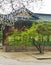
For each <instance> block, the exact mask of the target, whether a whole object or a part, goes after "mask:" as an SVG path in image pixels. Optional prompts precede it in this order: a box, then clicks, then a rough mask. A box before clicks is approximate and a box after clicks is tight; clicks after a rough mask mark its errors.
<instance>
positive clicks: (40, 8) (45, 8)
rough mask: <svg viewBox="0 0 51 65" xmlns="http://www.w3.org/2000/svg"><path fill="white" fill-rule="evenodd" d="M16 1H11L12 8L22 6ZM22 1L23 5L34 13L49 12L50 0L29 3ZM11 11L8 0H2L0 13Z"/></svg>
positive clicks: (50, 12) (50, 8)
mask: <svg viewBox="0 0 51 65" xmlns="http://www.w3.org/2000/svg"><path fill="white" fill-rule="evenodd" d="M0 1H2V0H0ZM18 1H19V0H18ZM18 1H16V0H15V2H14V3H13V4H14V6H13V7H14V9H19V7H22V5H21V4H19V2H18ZM20 1H21V0H20ZM23 1H24V2H23V3H24V5H25V7H26V8H28V9H29V10H30V11H32V12H34V13H45V14H51V0H43V1H42V2H41V1H38V2H33V3H29V4H28V5H27V3H26V2H25V0H23ZM11 11H12V8H11V4H10V1H9V0H4V1H3V2H2V7H1V4H0V14H9V13H10V12H11Z"/></svg>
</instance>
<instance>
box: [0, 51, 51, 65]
mask: <svg viewBox="0 0 51 65" xmlns="http://www.w3.org/2000/svg"><path fill="white" fill-rule="evenodd" d="M36 54H38V52H30V51H29V52H4V51H3V50H0V65H35V64H36V65H51V59H43V60H37V58H36V56H37V55H36ZM38 56H39V57H41V56H43V55H40V54H38ZM45 56H48V54H46V55H45V54H44V57H45ZM50 56H51V54H50Z"/></svg>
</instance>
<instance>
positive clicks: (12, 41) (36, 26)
mask: <svg viewBox="0 0 51 65" xmlns="http://www.w3.org/2000/svg"><path fill="white" fill-rule="evenodd" d="M23 29H24V31H21V32H20V31H18V30H17V29H14V31H13V33H12V34H11V35H9V36H8V39H7V41H8V43H9V45H17V46H31V45H32V41H31V38H34V39H35V40H36V41H38V40H41V41H42V40H44V41H45V40H51V37H50V36H51V22H43V21H41V20H39V21H33V24H32V26H31V27H30V28H28V29H27V28H26V27H23ZM42 38H43V39H42Z"/></svg>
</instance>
